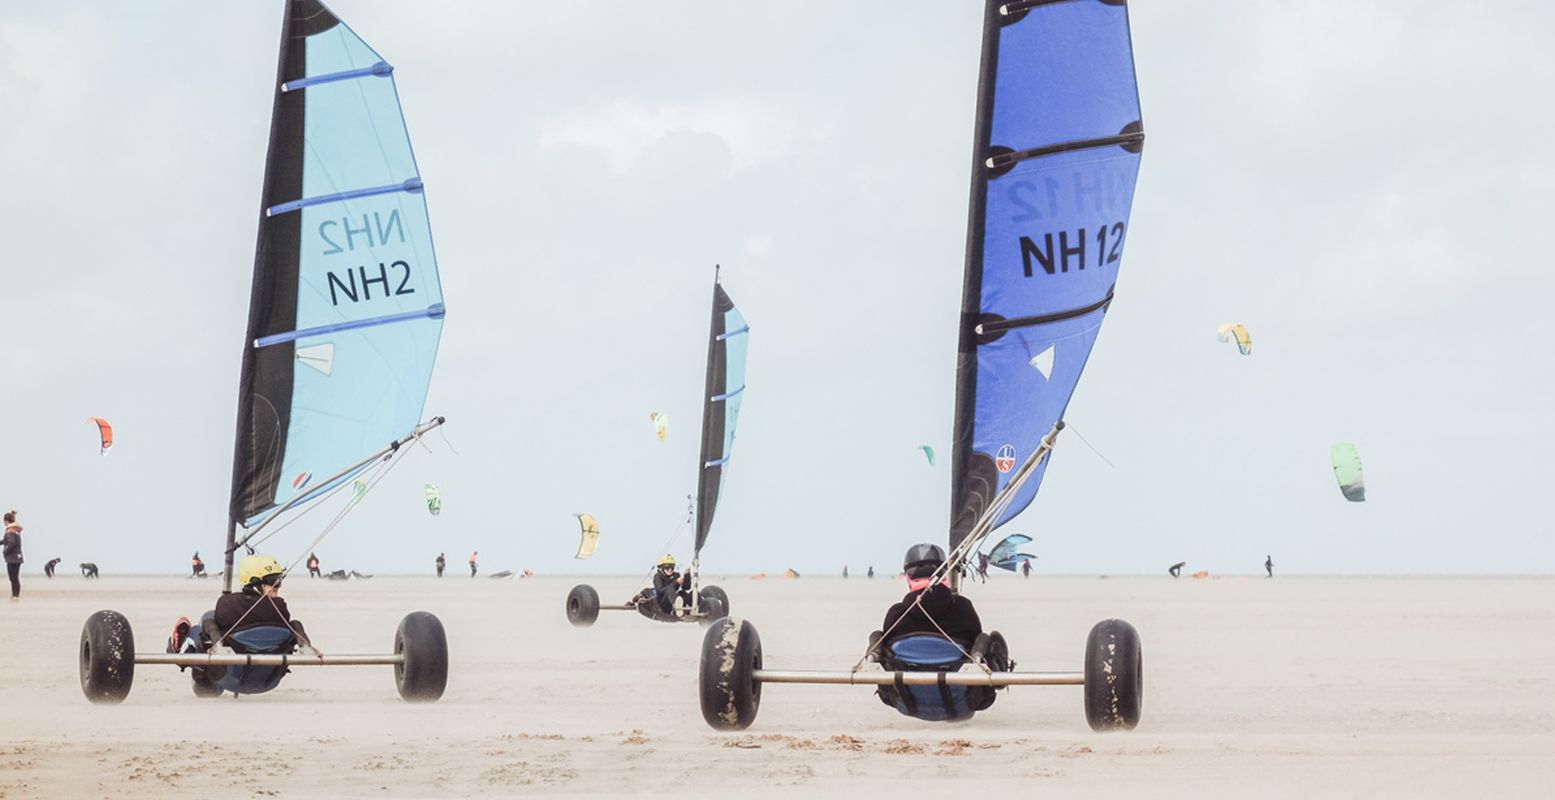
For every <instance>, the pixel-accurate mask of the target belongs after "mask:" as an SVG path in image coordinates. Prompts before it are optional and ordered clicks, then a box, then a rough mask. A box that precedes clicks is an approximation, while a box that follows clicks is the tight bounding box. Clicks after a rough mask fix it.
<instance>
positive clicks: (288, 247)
mask: <svg viewBox="0 0 1555 800" xmlns="http://www.w3.org/2000/svg"><path fill="white" fill-rule="evenodd" d="M283 26H284V27H283V34H282V40H281V51H280V64H279V68H278V72H277V80H276V90H275V101H274V108H273V111H272V116H271V123H270V125H271V127H270V147H269V154H268V157H267V159H266V165H265V185H264V191H263V198H262V202H261V207H260V226H259V243H258V247H257V249H256V254H255V263H254V280H253V287H252V293H251V297H250V305H249V324H248V332H247V335H246V337H245V341H244V356H243V372H242V379H241V384H240V388H239V408H238V426H237V432H238V435H237V445H236V448H235V455H234V466H233V480H232V501H231V509H230V515H231V519H232V520H233V521H234V522H236V523H238V524H243V525H248V524H251V523H253V522H255V521H257V520H258V519H260V518H261V517H263V516H264V515H265V513H266V512H268V511H269V510H271V509H273V508H275V507H276V506H277V505H280V504H282V503H285V502H286V501H288V500H290V499H293V498H294V497H296V496H297V495H299V494H306V493H310V492H317V491H320V490H323V489H325V488H328V487H327V486H325V485H321V484H320V482H322V481H327V480H328V477H329V476H332V475H334V474H336V473H338V472H340V471H341V470H344V469H346V468H348V467H349V466H350V465H351V464H353V463H355V462H356V461H357V460H359V459H360V458H362V457H363V456H364V455H366V454H368V453H371V452H373V451H375V450H377V449H379V448H382V447H384V446H385V445H386V444H388V443H389V442H390V441H392V440H394V439H396V438H398V437H400V436H403V435H405V434H406V433H407V432H408V431H410V430H411V429H412V428H413V427H415V425H416V424H417V423H418V422H420V421H421V414H422V407H423V404H424V403H425V400H426V394H427V387H428V385H429V383H430V382H431V377H432V367H433V363H434V362H435V360H436V357H437V345H438V339H439V337H440V335H441V333H442V318H443V293H442V287H441V285H440V284H439V282H438V270H437V260H436V257H435V256H434V254H433V250H432V232H431V226H430V223H429V222H428V218H427V206H426V199H425V195H424V194H423V190H422V183H421V173H420V171H419V170H418V169H417V167H416V159H415V156H414V154H413V153H412V151H411V146H410V137H409V135H408V133H407V132H406V128H405V119H404V116H403V114H402V112H401V109H400V102H399V96H398V93H397V92H396V90H395V84H394V74H393V67H391V66H390V65H389V64H388V62H386V61H385V60H384V59H383V57H382V56H380V55H379V54H378V53H377V52H376V51H374V50H373V49H372V47H370V46H369V45H368V44H367V43H366V42H364V41H363V40H362V39H361V38H360V37H358V36H357V35H356V34H355V33H354V32H353V31H352V30H351V29H350V28H349V27H347V26H346V25H345V24H344V23H342V22H341V21H340V20H339V19H338V18H337V17H335V15H334V14H333V13H332V12H330V10H329V9H328V8H326V7H325V6H324V5H323V4H322V3H319V2H317V0H288V2H287V3H286V16H285V20H284V23H283Z"/></svg>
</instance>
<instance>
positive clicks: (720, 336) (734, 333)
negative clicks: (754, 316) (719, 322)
mask: <svg viewBox="0 0 1555 800" xmlns="http://www.w3.org/2000/svg"><path fill="white" fill-rule="evenodd" d="M750 329H751V326H749V325H746V326H745V327H743V328H741V329H739V330H737V331H729V332H728V333H720V334H718V341H720V342H721V341H724V340H725V339H728V338H729V337H730V336H739V335H740V334H742V333H749V332H750Z"/></svg>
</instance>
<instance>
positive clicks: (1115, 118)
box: [949, 0, 1144, 547]
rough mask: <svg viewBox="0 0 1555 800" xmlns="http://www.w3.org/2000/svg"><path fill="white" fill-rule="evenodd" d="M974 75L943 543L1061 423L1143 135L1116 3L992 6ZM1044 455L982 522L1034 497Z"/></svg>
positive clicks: (1095, 319) (1094, 320)
mask: <svg viewBox="0 0 1555 800" xmlns="http://www.w3.org/2000/svg"><path fill="white" fill-rule="evenodd" d="M980 69H981V72H980V77H979V85H978V110H977V122H976V130H975V134H974V143H973V160H972V185H971V202H970V213H969V215H968V217H969V218H968V228H967V255H966V265H965V278H964V280H963V284H962V286H963V292H962V307H961V318H960V325H961V331H960V344H959V346H958V353H957V364H956V415H955V421H954V429H953V431H952V451H951V504H952V505H951V526H950V536H949V539H950V544H951V546H952V547H954V546H955V545H957V544H959V543H960V542H961V540H962V539H964V538H965V537H966V536H967V534H968V533H969V532H970V531H971V530H972V528H973V526H974V524H975V523H976V522H977V520H978V518H979V517H980V516H982V514H983V513H984V512H985V511H988V510H989V509H990V507H991V504H992V503H993V501H994V498H995V497H996V496H997V495H998V493H999V491H1000V490H1001V489H1002V488H1003V487H1004V486H1005V485H1006V484H1008V483H1009V481H1010V480H1011V478H1012V477H1013V476H1014V475H1015V474H1016V473H1017V470H1016V467H1017V465H1019V464H1021V463H1023V462H1024V461H1025V460H1026V459H1027V458H1028V457H1029V456H1030V455H1031V454H1032V453H1033V452H1035V451H1036V449H1037V448H1038V447H1039V445H1040V443H1041V441H1042V437H1043V436H1044V435H1046V434H1047V433H1048V432H1049V431H1050V430H1052V429H1053V427H1054V424H1055V423H1057V422H1058V421H1060V420H1062V419H1063V416H1064V412H1065V410H1066V408H1067V406H1068V403H1069V398H1070V397H1071V396H1072V394H1073V392H1074V389H1075V386H1076V384H1077V383H1078V382H1079V379H1080V374H1081V372H1082V371H1083V370H1084V368H1085V364H1086V362H1087V360H1088V359H1089V358H1090V353H1091V349H1092V347H1093V345H1094V344H1095V341H1096V335H1097V332H1098V331H1099V330H1100V328H1101V323H1102V319H1103V318H1104V317H1105V315H1106V313H1107V310H1108V308H1110V306H1111V303H1112V299H1113V291H1114V287H1115V285H1116V281H1117V274H1118V267H1119V266H1120V264H1121V260H1122V253H1123V245H1124V240H1125V238H1126V234H1127V231H1128V226H1129V212H1130V210H1131V207H1132V203H1133V193H1134V184H1135V182H1136V180H1137V177H1138V169H1139V159H1140V153H1141V151H1142V150H1143V143H1144V126H1143V124H1142V123H1141V121H1140V110H1139V96H1138V89H1137V87H1136V83H1135V77H1134V64H1133V51H1132V45H1131V42H1130V40H1129V29H1128V8H1127V5H1126V3H1124V2H1121V0H1110V1H1109V0H1064V1H1063V2H1028V3H1005V2H999V0H988V2H987V4H986V7H985V15H984V23H983V56H982V62H981V68H980ZM1048 463H1050V460H1044V461H1043V462H1042V463H1041V464H1039V465H1038V466H1037V467H1036V470H1035V471H1034V472H1033V473H1032V475H1031V476H1030V478H1029V479H1028V480H1026V481H1025V482H1024V483H1023V484H1021V485H1020V486H1019V487H1018V489H1017V490H1016V492H1015V494H1014V495H1013V497H1012V499H1011V501H1010V502H1009V504H1008V506H1007V507H1004V508H1003V510H1002V511H999V512H998V516H997V517H996V518H995V519H994V520H993V524H992V526H991V527H998V525H1000V524H1003V523H1005V522H1008V521H1009V520H1010V519H1013V518H1014V517H1015V516H1016V515H1018V514H1019V513H1020V512H1021V511H1022V510H1024V509H1025V508H1026V506H1028V505H1029V504H1030V503H1031V501H1032V500H1033V499H1034V498H1035V496H1036V494H1037V490H1038V487H1039V486H1040V484H1041V481H1042V476H1043V473H1044V472H1045V471H1046V468H1047V464H1048Z"/></svg>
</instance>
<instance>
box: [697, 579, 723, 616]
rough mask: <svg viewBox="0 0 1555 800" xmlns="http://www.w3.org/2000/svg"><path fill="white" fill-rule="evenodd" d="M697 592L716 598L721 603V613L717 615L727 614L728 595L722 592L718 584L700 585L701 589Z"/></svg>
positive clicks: (702, 595) (703, 595)
mask: <svg viewBox="0 0 1555 800" xmlns="http://www.w3.org/2000/svg"><path fill="white" fill-rule="evenodd" d="M698 594H699V595H700V596H701V597H710V598H713V599H716V600H717V601H718V602H719V603H721V604H723V613H722V614H719V615H718V616H719V617H727V616H729V595H728V594H727V593H726V592H724V590H723V589H722V588H720V587H718V586H704V587H702V590H701V591H700V592H698ZM717 618H718V617H714V619H717Z"/></svg>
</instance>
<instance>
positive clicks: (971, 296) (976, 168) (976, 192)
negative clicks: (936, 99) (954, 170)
mask: <svg viewBox="0 0 1555 800" xmlns="http://www.w3.org/2000/svg"><path fill="white" fill-rule="evenodd" d="M999 5H1000V2H999V0H987V2H986V6H985V8H984V10H983V48H982V58H981V61H980V63H979V64H978V68H977V117H976V121H975V123H974V124H973V135H972V181H971V183H972V186H971V190H970V195H971V200H970V202H969V203H968V210H967V224H966V261H965V264H966V266H965V273H964V278H963V280H962V286H961V316H960V319H959V325H960V332H959V334H958V337H957V340H956V407H955V416H954V417H953V418H952V420H953V421H952V424H951V432H950V441H951V446H950V533H949V537H948V538H949V545H950V549H951V550H954V549H955V547H956V545H958V544H960V543H961V540H962V539H963V538H965V536H966V534H967V533H968V532H969V531H970V530H971V522H970V521H967V520H963V519H962V517H963V516H964V515H965V512H964V509H965V508H967V507H968V505H969V503H968V497H967V495H968V494H971V493H973V492H987V493H988V494H989V495H991V494H992V489H991V487H984V486H982V485H980V484H975V483H973V482H971V481H968V480H966V479H964V477H963V476H966V475H967V474H968V470H969V467H970V465H969V463H968V462H969V461H970V459H971V456H972V447H971V442H972V423H973V416H974V414H975V411H976V407H977V339H978V335H977V331H976V328H977V320H978V317H979V316H980V315H981V313H982V302H983V294H982V292H983V259H982V253H983V235H984V226H983V217H984V211H985V209H986V208H987V204H988V178H987V173H988V168H987V167H986V166H985V164H984V161H985V159H986V158H987V156H985V155H984V154H985V153H987V152H988V147H989V137H990V136H991V135H992V130H993V101H994V85H995V75H994V73H995V71H996V69H997V68H998V63H999V21H998V15H999Z"/></svg>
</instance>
